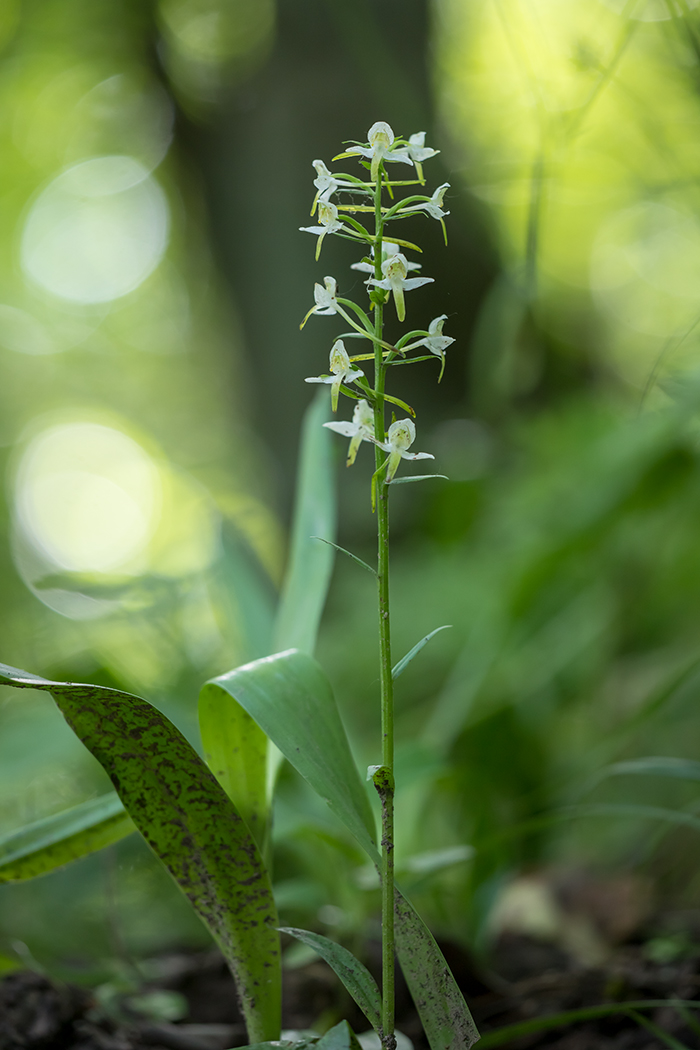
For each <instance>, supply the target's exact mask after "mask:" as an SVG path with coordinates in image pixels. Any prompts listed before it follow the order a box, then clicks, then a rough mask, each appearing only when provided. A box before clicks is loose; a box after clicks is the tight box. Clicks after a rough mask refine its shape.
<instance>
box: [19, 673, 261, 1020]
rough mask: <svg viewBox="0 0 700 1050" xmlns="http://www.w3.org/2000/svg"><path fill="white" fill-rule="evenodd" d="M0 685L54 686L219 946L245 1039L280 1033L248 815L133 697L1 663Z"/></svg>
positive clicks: (169, 727)
mask: <svg viewBox="0 0 700 1050" xmlns="http://www.w3.org/2000/svg"><path fill="white" fill-rule="evenodd" d="M0 684H3V685H12V686H17V687H18V688H24V689H43V690H46V691H48V692H50V693H51V695H52V696H53V698H54V700H55V701H56V703H57V705H58V707H59V708H60V710H61V712H62V713H63V716H64V717H65V719H66V721H67V722H68V724H69V725H70V727H71V728H72V729H73V731H74V732H75V733H76V734H77V736H78V737H79V738H80V739H81V740H82V742H83V743H84V744H85V746H86V747H87V748H88V750H89V751H91V752H92V754H93V755H94V756H95V758H96V759H97V760H98V762H100V764H101V765H102V766H103V767H104V769H105V770H106V771H107V773H108V774H109V777H110V779H111V781H112V783H113V784H114V787H115V789H116V791H117V793H118V795H119V797H120V798H121V800H122V802H123V803H124V806H125V808H126V809H127V811H128V812H129V815H130V816H131V818H132V820H133V822H134V824H135V825H136V827H137V828H138V829H139V831H140V832H141V834H142V835H143V836H144V838H145V839H146V841H147V842H148V844H149V846H150V847H151V849H152V850H153V851H154V853H156V854H157V855H158V857H160V859H161V860H162V862H163V863H164V864H165V866H166V867H167V869H168V871H169V872H170V874H171V875H172V876H173V878H174V879H175V881H176V882H177V883H178V884H179V886H180V887H181V889H182V890H183V892H184V893H185V895H186V896H187V897H188V899H189V901H190V903H191V904H192V906H193V908H194V909H195V911H196V912H197V914H198V915H199V917H200V918H201V919H202V920H203V922H204V923H205V924H206V925H207V926H208V927H209V930H210V931H211V933H212V935H213V936H214V938H215V940H216V941H217V943H218V944H219V946H220V948H221V950H222V952H223V954H224V956H225V958H226V961H227V963H228V965H229V967H230V969H231V972H232V973H233V975H234V978H235V980H236V985H237V988H238V994H239V998H240V1001H241V1008H242V1010H243V1014H244V1017H245V1021H246V1026H247V1029H248V1035H249V1038H251V1039H257V1040H264V1039H275V1038H277V1037H278V1036H279V1030H280V987H281V978H280V947H279V934H278V933H277V931H276V929H274V927H275V926H276V925H277V914H276V909H275V905H274V900H273V897H272V890H271V887H270V881H269V877H268V874H267V871H266V869H265V867H264V865H263V863H262V860H261V857H260V854H259V852H258V849H257V847H256V845H255V842H254V841H253V839H252V838H251V836H250V832H249V831H248V828H247V826H246V824H245V821H244V820H243V818H242V817H241V816H240V814H239V813H238V812H237V810H236V809H235V807H234V806H233V804H232V803H231V801H230V799H229V798H228V797H227V796H226V794H225V792H224V790H223V789H222V787H221V786H220V785H219V783H218V781H217V780H216V779H215V777H214V776H213V775H212V773H211V772H210V771H209V770H208V769H207V767H206V765H205V764H204V762H203V761H202V759H201V758H200V757H199V755H198V754H197V753H196V751H194V749H193V748H192V747H191V745H190V744H189V743H188V742H187V740H186V739H185V738H184V736H183V735H182V734H181V733H180V732H179V730H177V729H176V728H175V726H174V725H173V724H172V722H170V721H169V720H168V719H167V718H166V717H165V715H163V714H162V713H161V712H160V711H158V710H157V709H156V708H154V707H152V706H151V704H149V703H147V701H145V700H142V699H141V698H140V697H138V696H132V695H131V694H129V693H123V692H121V691H120V690H117V689H109V688H107V687H105V686H96V685H76V684H73V683H63V682H51V681H48V680H46V679H44V678H39V677H37V676H36V675H31V674H27V673H26V672H25V671H19V670H17V669H16V668H12V667H6V666H5V665H3V664H0Z"/></svg>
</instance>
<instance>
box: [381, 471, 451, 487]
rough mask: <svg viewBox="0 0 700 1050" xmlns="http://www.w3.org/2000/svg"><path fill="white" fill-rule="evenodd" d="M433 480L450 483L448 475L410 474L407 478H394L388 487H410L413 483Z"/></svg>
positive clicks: (388, 483)
mask: <svg viewBox="0 0 700 1050" xmlns="http://www.w3.org/2000/svg"><path fill="white" fill-rule="evenodd" d="M431 478H443V479H444V480H445V481H449V480H450V479H449V478H448V476H447V474H409V475H408V477H405V478H392V480H391V481H388V482H387V485H408V484H410V483H411V482H412V481H430V479H431Z"/></svg>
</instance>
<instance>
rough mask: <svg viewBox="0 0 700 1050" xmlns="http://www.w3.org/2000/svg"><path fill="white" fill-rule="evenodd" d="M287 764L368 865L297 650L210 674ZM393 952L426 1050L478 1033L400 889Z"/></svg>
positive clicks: (305, 660)
mask: <svg viewBox="0 0 700 1050" xmlns="http://www.w3.org/2000/svg"><path fill="white" fill-rule="evenodd" d="M209 685H215V686H219V687H220V688H221V689H224V690H225V691H226V692H227V693H229V695H230V696H232V697H234V699H235V700H237V701H238V703H240V704H241V706H242V707H244V708H245V710H246V711H247V712H248V714H250V715H251V716H252V717H253V718H254V719H255V721H256V722H257V723H258V725H259V726H260V728H261V729H263V730H264V731H265V732H266V733H267V735H268V736H269V737H270V739H271V740H273V741H274V743H275V744H276V745H277V746H278V747H279V749H280V751H281V752H282V754H283V755H284V756H285V758H287V759H288V760H289V762H290V763H291V764H292V765H293V766H294V768H295V769H296V770H297V771H298V772H299V773H301V775H302V776H303V777H304V778H305V779H306V780H307V781H308V782H309V784H311V786H312V787H313V788H314V790H315V791H317V792H318V794H319V795H321V797H322V798H324V799H325V800H326V802H327V803H328V805H329V806H330V808H331V809H332V810H333V812H334V813H335V814H336V815H337V816H338V817H339V818H340V820H342V822H343V823H344V824H345V826H346V828H348V830H349V831H350V832H352V834H353V835H354V836H355V838H356V839H357V841H358V842H359V843H360V845H361V846H363V847H364V849H365V851H366V852H367V854H368V855H369V856H370V857H371V859H372V860H373V861H374V863H375V864H378V863H379V854H378V852H377V849H376V846H375V845H374V821H373V817H372V812H371V809H370V807H369V800H368V798H367V795H366V794H365V791H364V787H363V784H362V781H361V780H360V776H359V773H358V772H357V767H356V766H355V763H354V761H353V759H352V755H351V753H350V746H349V744H348V741H347V737H346V736H345V731H344V729H343V726H342V723H341V721H340V716H339V714H338V710H337V708H336V705H335V699H334V697H333V693H332V691H331V688H330V684H329V682H328V679H327V678H326V676H325V675H324V673H323V671H322V670H321V668H320V667H319V665H318V664H317V663H316V661H315V660H313V659H312V658H311V657H310V656H307V655H306V654H305V653H300V652H299V651H298V650H294V649H292V650H290V651H289V652H286V653H277V654H276V655H275V656H271V657H268V658H267V659H266V660H256V661H254V662H253V663H250V664H246V665H245V666H244V667H238V668H236V670H234V671H231V672H230V673H229V674H227V675H222V676H221V677H220V678H215V679H213V680H212V682H211V683H209ZM396 934H397V951H398V954H399V959H400V961H401V968H402V970H403V972H404V975H405V977H406V980H407V982H408V986H409V988H410V990H411V994H412V995H413V998H414V1001H415V1003H416V1007H417V1009H418V1012H419V1014H420V1016H421V1020H422V1022H423V1027H424V1028H425V1032H426V1035H427V1036H428V1040H429V1042H430V1045H431V1047H432V1050H468V1048H469V1047H470V1046H471V1045H472V1043H473V1042H475V1040H476V1039H477V1038H478V1033H477V1031H476V1027H475V1025H474V1022H473V1021H472V1018H471V1014H470V1013H469V1009H468V1007H467V1004H466V1003H465V1001H464V998H463V996H462V994H461V992H460V991H459V988H458V987H457V984H456V982H455V980H454V977H453V976H452V974H451V972H450V969H449V967H448V965H447V963H446V962H445V959H444V957H443V955H442V952H441V951H440V949H439V948H438V946H437V944H436V943H435V940H434V939H433V937H432V935H431V934H430V931H429V930H428V928H427V927H426V926H425V924H424V923H423V922H422V921H421V919H420V918H419V917H418V915H417V914H416V912H415V911H414V909H413V907H412V905H411V904H409V902H408V901H407V900H406V899H405V898H404V897H403V896H401V895H400V894H397V905H396Z"/></svg>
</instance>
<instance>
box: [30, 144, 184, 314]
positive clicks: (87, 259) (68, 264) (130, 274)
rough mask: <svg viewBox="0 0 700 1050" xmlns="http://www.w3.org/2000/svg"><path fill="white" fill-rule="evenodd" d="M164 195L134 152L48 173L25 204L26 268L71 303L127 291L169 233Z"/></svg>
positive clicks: (153, 262) (148, 269) (152, 264)
mask: <svg viewBox="0 0 700 1050" xmlns="http://www.w3.org/2000/svg"><path fill="white" fill-rule="evenodd" d="M168 225H169V214H168V205H167V202H166V199H165V195H164V193H163V191H162V189H161V188H160V186H159V185H158V183H157V182H156V181H155V180H154V179H153V178H151V177H150V175H149V173H148V170H147V168H145V167H144V166H143V165H142V164H141V163H140V162H139V161H137V160H135V159H134V158H133V157H128V156H112V157H96V158H94V159H92V160H87V161H84V162H83V163H81V164H76V165H75V166H74V167H72V168H69V169H68V170H67V171H64V172H63V173H62V174H61V175H59V176H58V177H57V178H55V179H54V180H53V182H51V183H50V185H49V186H47V188H46V189H45V190H44V191H43V192H42V193H41V194H40V196H39V197H38V198H37V199H36V201H35V202H34V204H33V205H32V207H31V209H30V211H29V215H28V216H27V220H26V223H25V226H24V230H23V233H22V244H21V259H22V267H23V269H24V271H25V273H26V274H27V275H28V276H29V277H30V278H31V279H32V280H33V281H34V282H36V284H38V285H40V286H41V287H42V288H44V289H45V290H46V291H48V292H51V293H52V294H53V295H56V296H58V297H60V298H62V299H67V300H70V301H72V302H78V303H100V302H109V301H110V300H112V299H117V298H120V297H121V296H123V295H126V294H128V293H129V292H131V291H133V290H134V289H135V288H138V286H139V285H140V284H141V283H142V282H143V281H144V280H145V279H146V278H147V277H148V276H149V274H150V273H152V272H153V270H154V269H155V268H156V266H157V265H158V263H159V262H160V260H161V258H162V256H163V253H164V251H165V248H166V245H167V241H168Z"/></svg>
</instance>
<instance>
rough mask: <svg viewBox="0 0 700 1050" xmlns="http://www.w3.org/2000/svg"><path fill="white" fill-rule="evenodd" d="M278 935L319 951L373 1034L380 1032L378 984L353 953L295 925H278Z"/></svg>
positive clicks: (380, 1001)
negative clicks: (282, 934)
mask: <svg viewBox="0 0 700 1050" xmlns="http://www.w3.org/2000/svg"><path fill="white" fill-rule="evenodd" d="M280 933H288V934H290V936H292V937H296V939H297V940H298V941H301V942H302V943H303V944H307V945H308V946H309V947H310V948H313V949H314V951H315V952H318V954H319V955H320V956H321V958H322V959H325V960H326V962H327V963H328V965H329V966H330V967H331V969H332V970H334V971H335V973H337V975H338V977H339V978H340V980H341V981H342V982H343V984H344V985H345V987H346V988H347V990H348V991H349V992H350V995H351V996H352V997H353V999H354V1000H355V1002H356V1003H357V1005H358V1006H359V1007H360V1009H361V1010H362V1012H363V1014H364V1015H365V1017H366V1018H367V1020H368V1021H369V1023H370V1024H371V1025H372V1028H374V1030H375V1031H376V1032H378V1031H379V1030H380V1028H381V1024H382V1016H381V1014H382V1000H381V995H380V994H379V989H378V988H377V982H376V981H375V979H374V977H373V976H372V974H371V973H370V972H369V970H368V969H367V967H366V966H363V964H362V963H361V962H360V961H359V959H356V958H355V956H354V955H353V954H352V952H350V951H348V949H347V948H343V946H342V945H341V944H336V943H335V941H331V940H329V939H328V937H322V936H321V934H320V933H310V932H309V931H308V930H299V929H297V928H296V927H294V926H281V927H280Z"/></svg>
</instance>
